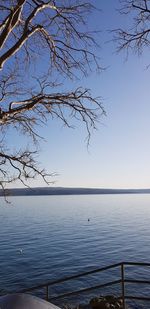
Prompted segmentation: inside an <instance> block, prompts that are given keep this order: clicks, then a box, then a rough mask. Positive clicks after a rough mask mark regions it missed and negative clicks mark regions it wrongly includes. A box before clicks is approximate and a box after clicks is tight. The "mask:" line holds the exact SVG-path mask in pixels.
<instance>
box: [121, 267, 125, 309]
mask: <svg viewBox="0 0 150 309" xmlns="http://www.w3.org/2000/svg"><path fill="white" fill-rule="evenodd" d="M121 288H122V301H123V303H122V305H123V309H125V285H124V264H123V263H122V264H121Z"/></svg>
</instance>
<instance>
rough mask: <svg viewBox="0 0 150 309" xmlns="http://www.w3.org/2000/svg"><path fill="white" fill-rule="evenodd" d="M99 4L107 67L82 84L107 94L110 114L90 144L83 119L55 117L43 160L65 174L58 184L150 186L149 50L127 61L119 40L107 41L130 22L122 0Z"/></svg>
mask: <svg viewBox="0 0 150 309" xmlns="http://www.w3.org/2000/svg"><path fill="white" fill-rule="evenodd" d="M93 3H95V4H96V5H97V6H98V7H99V8H101V9H102V11H101V12H100V13H97V14H96V15H95V18H94V20H93V18H91V20H90V23H91V24H93V25H94V26H96V27H98V28H99V29H101V30H102V32H101V33H100V34H99V37H98V40H99V43H100V45H101V49H100V51H99V55H100V57H101V63H102V64H103V65H105V66H106V67H107V69H106V70H105V71H104V72H103V73H101V74H98V75H97V74H96V73H95V72H93V73H92V74H91V75H90V76H89V77H88V78H84V79H82V80H81V82H79V84H81V85H83V86H86V87H90V88H91V89H92V92H93V94H94V95H95V96H97V95H100V96H102V97H103V105H104V108H105V110H106V112H107V117H103V118H102V119H101V122H100V123H99V124H98V125H97V128H98V130H97V131H94V132H93V134H92V136H91V140H90V146H89V149H87V147H86V142H85V138H86V131H85V129H84V127H83V126H82V124H80V123H78V127H77V128H76V129H74V130H73V129H68V128H66V127H62V125H61V123H60V122H59V121H58V122H57V121H53V122H50V123H49V124H48V126H47V127H46V128H44V129H42V134H43V135H44V136H45V138H46V140H47V142H42V144H41V153H40V162H41V163H42V164H43V163H44V166H45V167H46V168H47V170H49V171H51V172H57V173H58V174H59V175H58V176H57V177H55V179H54V180H55V181H56V183H55V186H64V187H66V186H67V187H103V188H150V140H149V132H150V120H149V119H150V102H149V77H150V68H149V69H146V66H147V65H148V64H149V63H150V61H149V58H148V55H149V53H148V51H145V53H144V54H143V55H142V57H140V58H138V56H136V55H133V54H131V55H129V57H128V60H127V61H126V55H125V53H122V54H116V53H115V48H116V46H115V45H114V43H112V42H107V43H106V41H109V40H110V39H111V38H112V36H111V34H110V33H109V32H108V31H107V30H109V29H112V28H116V27H119V26H121V24H124V25H125V24H126V23H127V22H128V21H127V20H124V19H123V18H124V17H123V16H122V17H121V16H120V15H119V14H118V12H117V11H116V10H115V8H114V3H115V5H116V7H117V3H118V1H117V0H116V1H106V0H102V1H98V0H97V1H93ZM70 85H71V87H72V88H74V85H72V84H71V83H70ZM31 185H33V186H43V185H45V184H43V183H42V182H41V181H34V183H31Z"/></svg>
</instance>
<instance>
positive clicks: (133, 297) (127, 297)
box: [125, 295, 150, 301]
mask: <svg viewBox="0 0 150 309" xmlns="http://www.w3.org/2000/svg"><path fill="white" fill-rule="evenodd" d="M125 298H126V299H137V300H144V301H145V300H146V301H150V297H142V296H141V297H140V296H131V295H126V297H125Z"/></svg>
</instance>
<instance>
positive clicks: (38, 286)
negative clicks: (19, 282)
mask: <svg viewBox="0 0 150 309" xmlns="http://www.w3.org/2000/svg"><path fill="white" fill-rule="evenodd" d="M121 264H122V263H117V264H112V265H109V266H106V267H102V268H98V269H94V270H90V271H87V272H83V273H81V274H77V275H73V276H70V277H64V278H61V279H58V280H54V281H49V282H46V283H43V284H40V285H37V286H33V287H31V288H29V289H28V288H27V289H23V290H20V291H17V293H26V292H31V291H33V290H38V289H41V288H44V287H45V286H46V285H48V286H51V285H54V284H58V283H62V282H65V281H68V280H73V279H77V278H80V277H83V276H87V275H92V274H94V273H97V272H101V271H105V270H108V269H112V268H116V267H119V266H121ZM13 293H14V292H13Z"/></svg>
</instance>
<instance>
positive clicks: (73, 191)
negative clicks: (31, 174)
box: [0, 187, 150, 196]
mask: <svg viewBox="0 0 150 309" xmlns="http://www.w3.org/2000/svg"><path fill="white" fill-rule="evenodd" d="M138 193H139V194H146V193H147V194H149V193H150V189H97V188H96V189H93V188H63V187H37V188H13V189H6V190H5V195H7V196H31V195H86V194H138ZM0 196H4V191H3V190H0Z"/></svg>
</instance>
